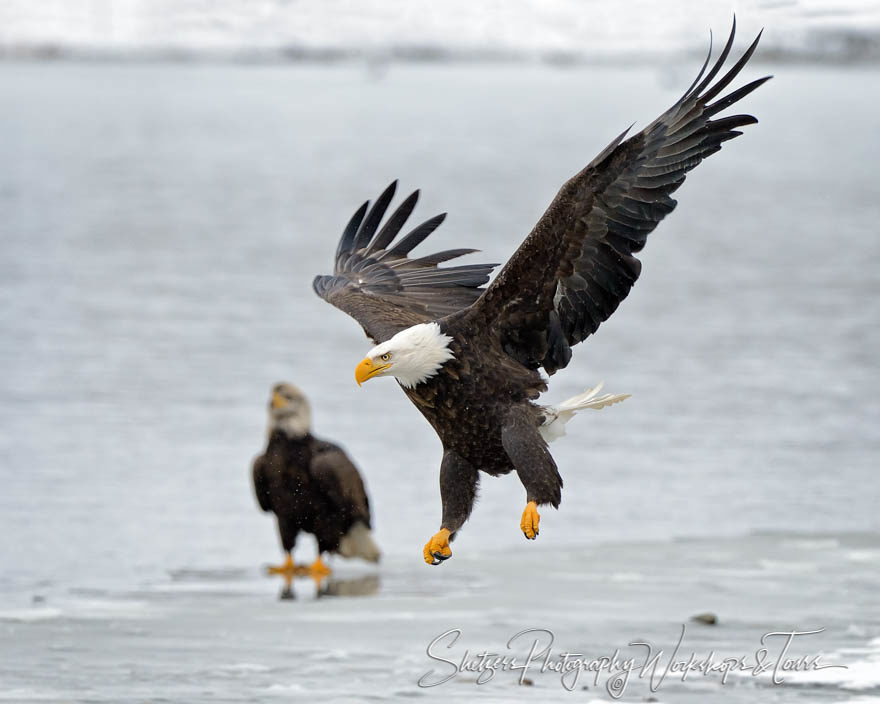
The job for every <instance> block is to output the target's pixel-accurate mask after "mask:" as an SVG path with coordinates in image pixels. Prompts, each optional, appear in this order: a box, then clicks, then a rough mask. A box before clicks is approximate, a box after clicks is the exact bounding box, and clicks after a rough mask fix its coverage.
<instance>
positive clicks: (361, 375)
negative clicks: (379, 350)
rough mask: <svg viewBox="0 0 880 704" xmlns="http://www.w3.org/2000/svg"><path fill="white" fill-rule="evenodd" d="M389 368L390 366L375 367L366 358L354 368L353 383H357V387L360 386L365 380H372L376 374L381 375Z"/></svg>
mask: <svg viewBox="0 0 880 704" xmlns="http://www.w3.org/2000/svg"><path fill="white" fill-rule="evenodd" d="M390 366H391V365H390V364H380V365H378V366H377V365H375V364H373V360H372V359H370V358H369V357H367V358H366V359H364V360H361V363H360V364H358V365H357V367H355V370H354V378H355V381H357V383H358V386H360V385H361V384H363V383H364V382H365V381H366V380H367V379H372V378H373V377H374V376H376V375H377V374H381V373H382V372H384V371H385V370H386V369H388V367H390Z"/></svg>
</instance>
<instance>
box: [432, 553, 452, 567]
mask: <svg viewBox="0 0 880 704" xmlns="http://www.w3.org/2000/svg"><path fill="white" fill-rule="evenodd" d="M431 556H432V557H433V558H434V559H435V560H440V561H441V562H442V561H443V560H448V559H449V558H450V557H452V555H451V554H449V555H444V554H443V553H440V552H432V553H431ZM437 564H438V565H439V564H440V563H439V562H438V563H437Z"/></svg>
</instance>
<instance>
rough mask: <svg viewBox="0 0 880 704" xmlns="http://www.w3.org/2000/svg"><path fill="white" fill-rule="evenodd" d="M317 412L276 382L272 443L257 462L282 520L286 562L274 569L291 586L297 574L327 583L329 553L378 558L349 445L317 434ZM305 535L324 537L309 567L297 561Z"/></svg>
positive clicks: (259, 486)
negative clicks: (313, 429) (346, 447)
mask: <svg viewBox="0 0 880 704" xmlns="http://www.w3.org/2000/svg"><path fill="white" fill-rule="evenodd" d="M310 428H311V409H310V408H309V402H308V400H307V399H306V397H305V396H304V395H303V394H302V392H301V391H300V390H299V389H297V388H296V387H295V386H293V385H292V384H285V383H281V384H276V385H275V387H274V388H273V389H272V398H271V399H270V401H269V443H268V445H267V447H266V451H265V452H264V453H263V454H262V455H260V456H259V457H257V458H256V459H255V460H254V465H253V480H254V491H255V493H256V495H257V501H258V503H259V504H260V508H261V509H263V510H264V511H271V512H272V513H274V514H275V516H276V517H277V519H278V532H279V533H280V534H281V545H282V547H283V548H284V552H285V553H286V559H285V562H284V564H282V565H280V566H276V567H270V568H269V572H270V573H274V574H281V575H283V576H284V577H285V578H286V580H287V584H288V587H289V585H290V580H291V579H292V578H293V577H294V576H295V575H297V574H309V575H311V576H312V577H314V578H316V579H320V578H322V577H324V576H326V575H328V574H330V569H329V568H328V567H327V565H326V564H325V563H324V562H323V561H322V559H321V555H322V554H323V553H338V554H340V555H342V556H343V557H361V558H363V559H365V560H369V561H371V562H377V561H378V560H379V548H378V547H376V543H375V542H373V538H372V535H371V533H370V503H369V501H368V499H367V492H366V490H365V489H364V482H363V480H362V479H361V476H360V474H359V473H358V471H357V467H355V466H354V464H352V462H351V460H350V459H349V458H348V455H346V454H345V452H344V451H343V450H342V448H340V447H338V446H336V445H334V444H333V443H331V442H327V441H326V440H320V439H318V438H316V437H315V436H314V435H312V434H311V430H310ZM300 533H311V534H312V535H314V536H315V538H317V540H318V558H317V559H316V560H315V562H314V563H313V564H311V565H310V566H308V567H306V566H297V565H294V563H293V558H292V556H291V551H292V550H293V547H294V545H295V544H296V539H297V536H298V535H299V534H300Z"/></svg>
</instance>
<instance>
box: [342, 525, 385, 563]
mask: <svg viewBox="0 0 880 704" xmlns="http://www.w3.org/2000/svg"><path fill="white" fill-rule="evenodd" d="M337 552H339V554H340V555H342V556H343V557H361V558H363V559H364V560H369V561H370V562H378V561H379V557H380V556H381V555H382V553H381V552H379V547H378V546H377V545H376V543H375V541H374V540H373V534H372V533H371V532H370V529H369V528H367V526H366V525H364V523H363V522H362V521H358V522H357V523H355V524H354V525H353V526H352V527H351V529H350V530H349V531H348V533H346V534H345V535H343V536H342V540H340V541H339V550H338V551H337Z"/></svg>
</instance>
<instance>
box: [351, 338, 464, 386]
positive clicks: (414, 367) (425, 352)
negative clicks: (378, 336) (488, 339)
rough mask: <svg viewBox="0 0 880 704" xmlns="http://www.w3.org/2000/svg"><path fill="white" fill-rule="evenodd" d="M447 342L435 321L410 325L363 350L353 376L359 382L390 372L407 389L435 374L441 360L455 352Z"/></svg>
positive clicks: (440, 364) (449, 340)
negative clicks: (364, 351) (362, 355)
mask: <svg viewBox="0 0 880 704" xmlns="http://www.w3.org/2000/svg"><path fill="white" fill-rule="evenodd" d="M450 342H452V338H451V337H449V335H444V334H443V332H442V331H441V330H440V326H439V325H438V324H437V323H421V324H419V325H413V326H412V327H411V328H407V329H406V330H401V331H400V332H399V333H397V334H396V335H395V336H394V337H392V338H391V339H390V340H387V341H386V342H383V343H382V344H381V345H376V346H375V347H374V348H373V349H371V350H370V351H369V352H367V356H366V357H365V358H364V360H363V361H362V362H361V363H360V364H358V365H357V369H355V371H354V378H355V379H356V380H357V383H358V386H360V385H361V384H363V383H364V382H365V381H366V380H367V379H372V378H373V377H374V376H393V377H396V378H397V380H398V381H399V382H400V383H401V384H402V385H403V386H405V387H406V388H408V389H411V388H412V387H414V386H416V385H417V384H421V383H422V382H423V381H426V380H428V379H430V378H431V377H432V376H435V375H436V374H437V372H438V371H440V367H442V366H443V364H444V362H446V361H448V360H450V359H452V358H453V357H454V356H455V355H454V354H452V350H450V349H449V343H450Z"/></svg>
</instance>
